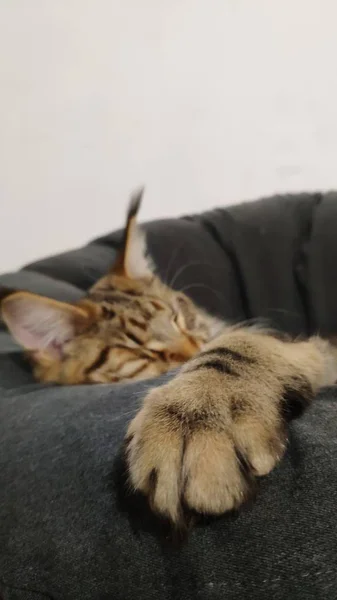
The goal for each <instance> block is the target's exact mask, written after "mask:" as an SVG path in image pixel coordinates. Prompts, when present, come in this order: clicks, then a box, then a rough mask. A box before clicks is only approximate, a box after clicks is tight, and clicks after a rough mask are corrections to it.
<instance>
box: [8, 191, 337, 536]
mask: <svg viewBox="0 0 337 600" xmlns="http://www.w3.org/2000/svg"><path fill="white" fill-rule="evenodd" d="M140 200H141V193H140V194H138V195H136V196H135V197H134V198H133V199H132V201H131V204H130V208H129V213H128V218H127V224H126V228H125V235H124V242H123V244H122V248H121V251H120V253H119V255H118V257H117V260H116V261H115V264H114V265H113V268H112V270H111V272H109V273H108V274H107V275H106V276H105V277H103V278H102V279H101V280H100V281H98V282H97V283H96V284H95V285H94V286H93V288H92V289H91V290H90V291H89V293H88V295H87V297H86V298H84V299H83V300H82V301H80V302H79V303H77V304H76V305H70V304H66V303H62V302H56V301H54V300H51V299H48V298H43V297H41V296H36V295H34V294H31V293H29V292H21V291H14V290H2V292H1V293H0V300H1V302H2V304H1V308H2V316H3V318H4V320H5V322H6V323H7V325H8V327H9V329H10V330H11V332H12V334H13V335H14V337H15V338H16V339H17V340H18V341H19V342H20V343H21V344H22V346H23V347H24V348H26V350H27V351H28V352H29V355H30V357H31V360H32V363H33V368H34V373H35V375H36V377H37V378H38V379H39V380H41V381H53V382H58V383H62V384H77V383H108V382H118V381H124V380H136V379H141V378H146V377H154V376H156V375H160V374H161V373H164V372H166V371H168V370H169V369H172V368H174V367H177V366H180V365H182V368H181V369H180V371H179V373H178V375H177V376H176V377H175V378H173V379H172V380H171V381H170V382H169V383H167V384H166V385H164V386H161V387H157V388H156V389H153V390H152V391H151V392H150V393H149V394H148V395H147V397H146V398H145V400H144V403H143V407H142V408H141V410H140V411H139V412H138V414H137V415H136V417H135V418H134V419H133V420H132V422H131V423H130V425H129V428H128V432H127V438H126V461H127V466H128V473H129V481H130V484H131V486H132V487H133V488H134V489H135V490H140V491H141V492H143V493H144V494H145V495H147V496H148V499H149V502H150V505H151V507H152V508H153V510H155V511H156V512H157V513H160V514H161V515H164V516H165V517H168V518H169V519H170V521H172V522H173V523H174V524H175V525H182V524H184V523H185V522H186V514H187V512H188V511H190V510H191V509H192V510H193V511H198V512H199V513H211V514H221V513H223V512H225V511H228V510H232V509H234V508H237V507H239V506H240V505H242V504H243V503H244V501H245V500H246V499H247V498H249V497H250V496H251V495H252V492H253V490H254V489H255V481H256V478H257V477H259V476H261V475H266V474H267V473H269V472H270V471H271V469H273V467H274V466H275V465H276V464H277V463H278V462H279V460H280V459H281V457H282V456H283V454H284V451H285V447H286V443H287V423H288V422H289V421H290V420H291V419H292V418H294V417H297V416H299V415H300V414H301V413H302V412H303V410H304V409H305V408H306V407H307V406H308V405H309V404H310V402H311V401H312V399H313V397H314V395H315V393H316V391H317V390H318V389H319V388H320V387H321V386H324V385H328V384H331V383H333V382H334V381H335V380H336V378H337V350H336V346H335V345H333V344H330V343H329V342H326V341H323V340H322V339H320V338H319V337H315V338H311V339H310V340H308V341H302V342H299V341H297V342H292V341H291V340H288V339H286V338H283V339H282V338H279V337H277V336H274V335H272V334H271V333H270V332H266V331H265V332H264V331H261V330H259V329H251V328H250V329H247V328H245V327H241V328H240V327H236V328H231V327H229V326H226V325H225V324H224V323H222V322H219V321H218V320H217V319H214V318H212V317H211V316H209V315H208V314H206V313H205V312H203V311H202V310H201V309H199V308H198V307H197V306H195V305H194V304H193V303H192V301H191V300H189V299H188V298H187V297H186V296H185V295H184V294H182V293H179V292H176V291H174V290H171V289H170V288H169V287H167V286H166V285H165V284H164V283H163V282H162V281H161V280H160V279H159V278H158V277H157V276H156V275H155V273H154V269H153V265H152V264H151V261H150V260H149V259H148V257H147V256H146V245H145V238H144V235H143V234H142V232H141V230H140V229H139V228H138V227H137V226H136V221H135V219H136V214H137V211H138V209H139V206H140ZM184 363H185V364H184Z"/></svg>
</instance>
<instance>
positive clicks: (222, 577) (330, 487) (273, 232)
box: [0, 193, 337, 600]
mask: <svg viewBox="0 0 337 600" xmlns="http://www.w3.org/2000/svg"><path fill="white" fill-rule="evenodd" d="M336 227H337V195H336V194H334V193H331V194H326V195H320V194H315V195H305V194H303V195H298V196H293V197H292V196H282V197H276V198H273V199H267V200H262V201H258V202H253V203H249V204H245V205H241V206H237V207H231V208H226V209H217V210H215V211H211V212H208V213H205V214H203V215H199V216H190V217H186V218H182V219H173V220H163V221H157V222H153V223H149V224H148V225H146V229H147V231H148V236H149V248H150V252H151V254H152V256H153V258H154V260H155V263H156V265H157V267H158V270H159V272H160V273H161V275H162V277H163V278H165V279H166V280H167V281H169V282H170V281H171V282H172V283H173V285H174V287H176V288H178V289H185V290H186V292H187V293H188V294H190V295H191V297H193V298H194V299H195V300H197V301H198V302H199V303H200V304H202V305H203V306H205V307H206V308H208V309H209V310H210V311H212V312H213V313H217V314H220V315H222V316H223V317H226V318H227V319H231V320H234V321H239V320H243V319H252V318H256V317H263V318H266V319H268V321H269V322H270V323H272V324H273V325H274V326H276V327H278V328H279V329H280V330H284V331H288V332H290V333H292V334H299V333H305V334H309V333H311V332H314V331H316V330H319V331H320V332H321V333H323V334H325V333H328V332H337V283H336V282H337V276H336V272H337V236H336ZM120 238H121V232H117V233H115V234H111V235H108V236H106V237H103V238H101V239H98V240H96V241H94V242H92V243H91V244H89V245H88V246H85V247H84V248H80V249H78V250H74V251H72V252H67V253H65V254H61V255H59V256H55V257H52V258H48V259H46V260H42V261H39V262H36V263H34V264H32V265H29V266H28V267H26V268H25V269H23V270H22V271H20V272H18V273H14V274H8V275H3V276H2V277H1V278H0V283H1V284H4V285H7V286H8V285H9V286H11V287H16V288H25V289H29V290H31V291H37V292H39V293H43V294H45V295H49V296H51V297H54V298H58V299H64V300H76V299H78V298H80V297H81V296H82V295H83V294H84V293H85V291H86V290H87V289H88V287H90V285H91V284H92V283H93V281H95V280H96V279H97V278H98V277H99V276H100V275H102V273H104V271H105V270H106V269H107V268H108V266H109V264H110V263H111V261H112V260H113V258H114V255H115V251H116V247H117V246H118V243H119V241H120ZM13 243H20V242H19V240H17V241H13ZM0 352H1V354H0V590H1V591H0V597H1V598H2V599H6V600H35V599H36V600H38V599H41V600H42V599H43V598H51V599H54V600H108V599H109V600H110V599H111V600H192V599H193V600H196V599H199V598H200V599H204V598H205V599H209V600H220V599H226V600H242V599H245V598H247V599H249V600H255V599H256V600H270V599H271V598H273V600H297V599H298V600H299V599H301V600H309V599H310V598H312V599H317V598H319V599H322V600H323V599H324V600H335V599H336V598H337V528H336V524H335V521H336V516H335V514H336V504H337V460H336V459H337V391H336V390H335V388H330V389H327V390H325V391H323V392H322V393H321V394H320V396H319V398H318V399H317V400H316V401H315V402H314V404H313V406H312V408H311V409H310V410H309V411H308V412H307V413H306V414H305V416H304V417H303V418H302V419H300V420H298V421H295V422H293V423H292V425H291V431H290V444H289V449H288V452H287V455H286V457H285V459H284V460H283V461H282V463H281V465H280V466H279V467H278V468H277V469H276V470H275V471H274V472H273V473H272V474H271V475H270V476H268V477H266V478H265V479H263V480H261V484H260V489H259V493H258V496H257V499H256V501H255V503H254V504H253V506H252V507H248V508H246V509H245V510H243V511H242V512H241V513H239V514H238V515H230V516H225V517H223V518H221V519H217V520H210V521H209V522H204V523H201V524H199V525H198V526H197V527H195V529H194V530H193V531H192V532H191V534H190V536H189V538H188V540H187V541H186V542H185V543H183V544H182V545H180V544H173V543H171V541H170V540H168V539H166V537H165V535H166V530H165V528H163V527H162V525H161V524H160V523H157V522H156V521H155V520H153V519H152V518H151V516H150V515H149V514H148V513H147V511H146V505H145V504H144V502H142V499H141V498H132V497H128V495H127V494H126V493H125V492H124V491H123V486H122V481H123V464H122V461H121V458H120V453H119V450H120V447H121V444H122V441H123V436H124V432H125V428H126V424H127V423H128V421H129V420H130V418H131V417H132V415H133V414H134V413H135V411H136V409H137V406H138V405H139V403H140V401H141V398H142V396H143V394H144V392H145V390H146V389H147V388H148V386H153V385H157V383H159V380H158V381H155V382H154V381H152V382H145V383H137V384H133V385H115V386H114V385H104V386H78V387H69V388H67V387H57V386H47V385H42V384H38V383H36V382H34V381H33V379H32V376H31V373H30V370H29V366H28V365H27V364H26V362H25V361H24V359H23V357H22V355H21V353H20V351H19V349H18V348H17V347H16V346H15V345H14V343H13V342H12V340H11V339H10V338H9V336H8V334H7V333H6V332H5V331H4V330H1V332H0Z"/></svg>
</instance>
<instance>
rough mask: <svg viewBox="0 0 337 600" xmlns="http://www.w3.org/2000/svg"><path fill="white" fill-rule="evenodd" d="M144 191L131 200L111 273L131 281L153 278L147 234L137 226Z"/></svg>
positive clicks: (138, 192)
mask: <svg viewBox="0 0 337 600" xmlns="http://www.w3.org/2000/svg"><path fill="white" fill-rule="evenodd" d="M143 193H144V189H143V188H142V189H140V190H138V191H137V192H135V193H134V194H133V196H132V198H131V200H130V204H129V208H128V212H127V217H126V225H125V230H124V236H123V241H122V246H121V249H120V250H119V253H118V255H117V258H116V260H115V263H114V264H113V266H112V269H111V272H112V273H113V274H114V275H122V276H124V277H129V278H130V279H140V278H147V277H153V265H152V261H151V259H150V258H149V257H148V256H147V249H146V238H145V233H144V232H143V231H142V229H140V227H139V226H138V225H137V214H138V211H139V209H140V206H141V202H142V197H143Z"/></svg>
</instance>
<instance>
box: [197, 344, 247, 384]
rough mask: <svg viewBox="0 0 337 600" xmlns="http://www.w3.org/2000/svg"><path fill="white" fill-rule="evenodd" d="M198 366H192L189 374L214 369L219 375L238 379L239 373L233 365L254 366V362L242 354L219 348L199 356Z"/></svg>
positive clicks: (222, 347) (206, 351)
mask: <svg viewBox="0 0 337 600" xmlns="http://www.w3.org/2000/svg"><path fill="white" fill-rule="evenodd" d="M202 359H206V362H201V361H202ZM197 360H198V364H196V365H194V364H193V363H192V366H191V368H190V369H188V370H189V372H192V371H198V370H199V369H213V370H214V371H217V372H218V373H223V374H226V375H233V376H235V377H237V376H238V375H239V373H238V372H237V371H236V369H234V368H233V363H234V364H238V363H245V364H252V363H253V362H254V360H253V359H252V358H249V357H248V356H244V355H243V354H241V353H240V352H236V351H235V350H231V349H230V348H225V347H224V346H219V347H217V348H212V349H211V350H205V351H204V352H201V353H200V354H199V355H198V356H197Z"/></svg>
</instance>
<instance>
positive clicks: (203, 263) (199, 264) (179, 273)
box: [167, 260, 221, 287]
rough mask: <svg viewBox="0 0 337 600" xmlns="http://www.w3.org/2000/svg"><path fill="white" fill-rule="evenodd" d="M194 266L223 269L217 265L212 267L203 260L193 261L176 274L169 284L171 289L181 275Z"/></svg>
mask: <svg viewBox="0 0 337 600" xmlns="http://www.w3.org/2000/svg"><path fill="white" fill-rule="evenodd" d="M194 266H198V267H200V266H206V267H210V268H213V269H221V267H217V266H215V265H211V264H210V263H209V262H205V261H202V260H192V261H191V262H189V263H187V264H186V265H183V266H182V267H180V268H179V269H178V270H177V271H176V273H175V274H174V276H173V278H172V279H171V281H170V282H169V283H168V284H167V285H168V286H169V287H173V285H174V283H175V281H176V280H177V278H178V277H179V275H181V274H182V273H183V272H184V271H186V269H189V268H190V267H194Z"/></svg>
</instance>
